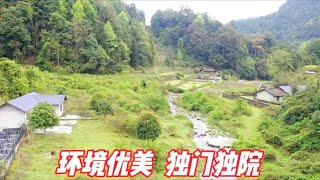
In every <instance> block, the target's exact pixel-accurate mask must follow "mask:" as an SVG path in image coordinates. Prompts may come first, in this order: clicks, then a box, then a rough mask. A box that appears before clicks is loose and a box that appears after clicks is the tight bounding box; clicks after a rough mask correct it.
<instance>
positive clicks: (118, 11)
mask: <svg viewBox="0 0 320 180" xmlns="http://www.w3.org/2000/svg"><path fill="white" fill-rule="evenodd" d="M2 56H3V57H7V58H11V59H15V60H16V61H17V62H19V63H27V64H30V63H31V64H36V65H37V66H39V67H40V69H42V70H49V71H53V70H55V69H56V68H55V67H64V69H58V70H64V71H66V72H72V73H90V74H107V73H114V72H119V71H121V70H122V69H124V68H126V67H128V66H129V65H130V66H132V67H140V66H141V67H148V66H151V65H152V64H153V62H154V49H153V42H152V39H151V36H150V34H149V32H148V30H147V29H146V27H145V25H144V14H143V12H141V11H139V10H137V9H136V8H135V6H134V5H125V4H124V3H123V2H121V1H119V0H115V1H100V0H94V1H90V0H76V1H73V0H49V1H42V0H35V1H17V0H13V1H7V0H6V1H1V5H0V57H2Z"/></svg>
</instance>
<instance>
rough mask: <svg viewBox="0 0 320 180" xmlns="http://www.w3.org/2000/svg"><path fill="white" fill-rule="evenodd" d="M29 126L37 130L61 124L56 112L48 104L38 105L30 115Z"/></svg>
mask: <svg viewBox="0 0 320 180" xmlns="http://www.w3.org/2000/svg"><path fill="white" fill-rule="evenodd" d="M28 119H29V125H30V126H31V127H32V128H35V129H44V131H45V130H46V129H47V128H50V127H53V126H55V125H57V124H58V123H59V119H58V117H57V115H56V113H55V112H54V108H53V106H51V105H50V104H47V103H40V104H38V105H37V106H36V107H35V108H34V109H33V111H32V112H31V113H29V114H28Z"/></svg>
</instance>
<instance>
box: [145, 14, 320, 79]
mask: <svg viewBox="0 0 320 180" xmlns="http://www.w3.org/2000/svg"><path fill="white" fill-rule="evenodd" d="M151 30H152V32H153V34H154V36H155V38H156V39H157V41H158V42H159V43H160V44H162V45H164V46H169V47H171V48H172V49H174V50H175V55H174V56H175V57H173V58H171V59H174V60H175V61H173V62H168V64H169V65H172V64H178V65H181V66H192V67H197V66H202V65H207V66H211V67H214V68H216V69H219V70H223V72H224V75H233V76H237V77H238V78H241V79H247V80H252V79H257V78H259V79H270V78H272V77H277V76H278V75H279V74H281V73H282V72H288V71H289V72H295V71H297V70H298V69H299V68H301V67H303V66H305V65H312V64H319V63H320V61H319V57H320V56H319V55H320V54H319V52H320V51H319V47H320V46H319V43H320V40H319V39H314V40H312V41H310V42H303V43H301V44H300V45H289V44H279V43H276V41H275V39H274V38H272V36H271V35H268V34H266V33H261V32H257V33H253V34H249V35H243V34H241V33H240V32H239V31H238V30H237V29H236V28H235V27H234V25H232V24H228V25H223V24H222V23H220V22H218V21H216V20H213V19H211V18H210V17H209V16H208V15H207V14H195V13H194V12H193V11H192V10H191V9H181V10H180V11H173V10H170V9H169V10H166V11H160V10H159V11H157V13H155V14H154V16H153V17H152V20H151ZM171 59H169V60H171ZM169 60H168V61H169Z"/></svg>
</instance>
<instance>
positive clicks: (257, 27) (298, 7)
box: [234, 0, 320, 41]
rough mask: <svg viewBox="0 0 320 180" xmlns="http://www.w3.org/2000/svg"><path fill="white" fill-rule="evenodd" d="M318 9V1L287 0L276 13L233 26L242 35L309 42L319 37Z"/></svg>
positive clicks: (241, 21)
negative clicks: (268, 34)
mask: <svg viewBox="0 0 320 180" xmlns="http://www.w3.org/2000/svg"><path fill="white" fill-rule="evenodd" d="M319 9H320V1H318V0H310V1H300V0H288V1H287V2H286V3H285V4H284V5H283V6H282V7H280V9H279V11H278V12H276V13H273V14H271V15H268V16H263V17H258V18H251V19H245V20H240V21H235V22H234V24H235V25H236V27H237V28H238V29H239V30H240V31H242V32H244V33H248V34H250V33H256V32H268V33H270V34H272V35H273V36H274V37H275V38H276V39H278V40H280V41H292V40H309V39H312V38H319V37H320V32H319V28H320V11H319Z"/></svg>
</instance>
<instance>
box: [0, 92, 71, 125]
mask: <svg viewBox="0 0 320 180" xmlns="http://www.w3.org/2000/svg"><path fill="white" fill-rule="evenodd" d="M65 100H67V97H66V96H65V95H42V94H39V93H36V92H32V93H29V94H26V95H24V96H21V97H18V98H16V99H13V100H11V101H9V102H7V103H5V104H4V105H2V106H0V129H2V128H20V127H21V126H22V125H23V124H26V123H27V113H28V112H31V111H32V110H33V109H34V108H35V107H36V106H37V105H38V104H39V103H42V102H46V103H48V104H50V105H52V106H53V107H54V109H55V113H56V115H57V116H58V117H60V116H62V114H63V112H64V101H65Z"/></svg>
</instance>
